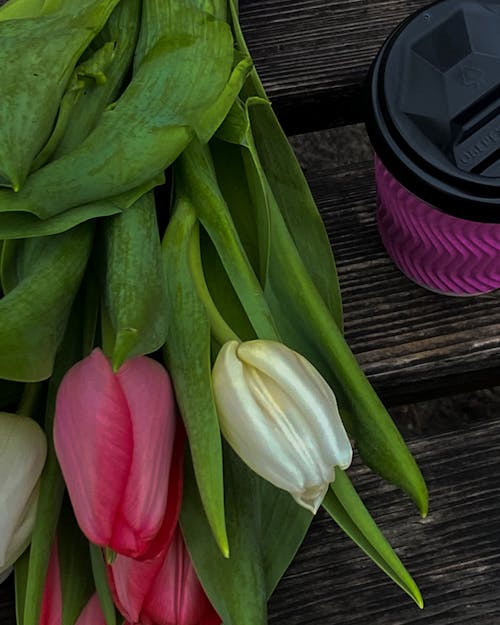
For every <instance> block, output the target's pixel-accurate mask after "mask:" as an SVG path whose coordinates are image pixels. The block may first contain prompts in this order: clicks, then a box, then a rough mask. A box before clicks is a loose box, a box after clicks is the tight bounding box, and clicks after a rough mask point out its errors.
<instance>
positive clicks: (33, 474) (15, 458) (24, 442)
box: [0, 412, 47, 574]
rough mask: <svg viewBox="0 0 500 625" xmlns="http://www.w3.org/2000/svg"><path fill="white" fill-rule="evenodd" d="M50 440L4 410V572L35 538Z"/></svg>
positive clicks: (0, 516)
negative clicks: (36, 515)
mask: <svg viewBox="0 0 500 625" xmlns="http://www.w3.org/2000/svg"><path fill="white" fill-rule="evenodd" d="M46 455H47V441H46V438H45V434H44V433H43V431H42V429H41V428H40V426H39V425H38V424H37V423H36V422H35V421H33V419H29V418H28V417H22V416H19V415H16V414H9V413H6V412H0V476H1V482H0V501H1V502H2V504H1V506H0V574H2V573H3V572H4V571H7V570H8V569H9V567H10V566H11V565H12V564H13V563H14V562H15V561H16V560H17V558H19V556H20V555H21V554H22V553H23V551H24V550H25V549H26V547H27V546H28V544H29V542H30V540H31V532H32V530H33V524H34V522H35V514H36V506H37V502H38V490H39V480H40V474H41V473H42V469H43V465H44V464H45V458H46Z"/></svg>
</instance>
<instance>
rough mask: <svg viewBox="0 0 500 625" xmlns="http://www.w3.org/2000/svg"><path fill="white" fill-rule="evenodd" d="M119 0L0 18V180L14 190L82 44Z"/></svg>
mask: <svg viewBox="0 0 500 625" xmlns="http://www.w3.org/2000/svg"><path fill="white" fill-rule="evenodd" d="M117 3H118V0H106V1H102V0H81V1H80V2H78V3H77V2H75V1H72V2H67V3H61V5H60V7H58V10H56V11H53V12H46V11H44V10H43V9H42V11H41V14H40V15H39V16H37V17H26V18H24V19H4V20H0V40H1V41H2V46H1V48H0V63H1V66H2V68H3V69H2V86H1V89H0V93H1V94H2V96H1V99H2V107H1V108H0V182H1V183H2V184H4V185H9V186H11V187H12V188H13V189H14V190H15V191H18V190H19V189H20V188H21V187H22V185H23V183H24V181H25V179H26V176H27V174H28V171H29V170H30V168H31V164H32V162H33V159H34V158H35V157H36V155H37V154H38V152H39V151H40V149H41V148H42V147H43V145H44V144H45V142H46V141H47V138H48V136H49V135H50V132H51V130H52V127H53V124H54V120H55V118H56V115H57V110H58V107H59V102H60V100H61V97H62V96H63V93H64V90H65V88H66V85H67V83H68V81H69V79H70V77H71V74H72V72H73V69H74V67H75V65H76V63H77V61H78V59H79V57H80V55H81V54H82V52H83V51H84V50H85V48H86V47H87V46H88V44H89V43H90V41H91V40H92V39H93V37H94V36H95V35H96V34H97V33H98V32H99V31H100V30H101V29H102V27H103V26H104V24H105V22H106V20H107V19H108V17H109V16H110V14H111V12H112V10H113V9H114V7H115V5H116V4H117Z"/></svg>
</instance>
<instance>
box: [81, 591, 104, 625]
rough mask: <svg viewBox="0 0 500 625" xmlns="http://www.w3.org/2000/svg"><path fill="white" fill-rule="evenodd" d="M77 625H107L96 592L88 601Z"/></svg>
mask: <svg viewBox="0 0 500 625" xmlns="http://www.w3.org/2000/svg"><path fill="white" fill-rule="evenodd" d="M75 625H106V620H105V618H104V614H103V613H102V609H101V604H100V603H99V597H98V596H97V593H96V592H95V593H94V594H93V595H92V597H90V599H89V600H88V601H87V605H86V606H85V607H84V608H83V610H82V612H81V614H80V616H79V617H78V619H77V621H76V623H75Z"/></svg>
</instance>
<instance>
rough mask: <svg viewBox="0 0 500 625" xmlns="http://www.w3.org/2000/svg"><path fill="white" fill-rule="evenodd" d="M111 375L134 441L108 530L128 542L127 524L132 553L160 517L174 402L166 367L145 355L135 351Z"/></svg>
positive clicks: (139, 548) (148, 539)
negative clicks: (117, 509) (117, 506)
mask: <svg viewBox="0 0 500 625" xmlns="http://www.w3.org/2000/svg"><path fill="white" fill-rule="evenodd" d="M116 379H117V381H118V383H119V384H120V386H121V389H122V391H123V394H124V395H125V397H126V401H127V404H128V407H129V411H130V417H131V422H132V427H133V441H134V446H133V457H132V464H131V467H130V473H129V475H128V481H127V485H126V489H125V492H124V496H123V499H122V502H121V506H120V512H119V514H118V515H117V517H116V522H115V526H114V528H113V535H114V537H115V540H117V541H118V542H120V541H122V542H128V541H129V539H130V536H129V535H130V528H133V535H134V537H135V541H136V544H135V547H134V549H130V550H129V551H128V554H127V555H130V556H132V557H138V556H141V554H142V553H144V551H145V550H146V549H147V548H148V546H149V544H150V543H151V541H152V540H153V539H154V538H155V536H156V534H157V533H158V531H159V530H160V528H161V525H162V522H163V520H164V518H165V510H166V505H167V495H168V488H167V487H168V483H169V473H170V464H171V459H172V451H173V445H174V437H175V424H176V414H175V402H174V396H173V390H172V385H171V383H170V378H169V376H168V374H167V372H166V371H165V369H164V368H163V367H162V366H161V365H160V364H159V363H157V362H156V361H154V360H152V359H151V358H146V357H144V356H140V357H138V358H133V359H131V360H129V361H127V362H126V363H125V364H124V365H123V366H122V367H121V368H120V369H119V371H118V373H117V374H116ZM122 534H123V537H122ZM111 546H112V547H113V545H111Z"/></svg>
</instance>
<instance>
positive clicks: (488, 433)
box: [269, 421, 500, 625]
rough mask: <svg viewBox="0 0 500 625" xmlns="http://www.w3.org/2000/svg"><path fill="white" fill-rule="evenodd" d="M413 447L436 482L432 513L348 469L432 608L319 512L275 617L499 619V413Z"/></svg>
mask: <svg viewBox="0 0 500 625" xmlns="http://www.w3.org/2000/svg"><path fill="white" fill-rule="evenodd" d="M410 447H411V450H412V451H413V453H414V454H415V456H416V458H417V460H418V462H419V464H420V466H421V467H422V470H423V473H424V475H425V477H426V479H427V483H428V486H429V493H430V502H431V508H430V514H429V516H428V517H427V518H426V519H425V520H422V519H420V518H419V517H418V515H417V513H416V511H415V509H414V508H413V507H412V505H411V504H410V503H409V502H408V501H407V500H406V499H405V498H404V497H403V495H401V493H400V492H399V491H397V490H396V489H394V488H392V487H390V486H388V485H386V484H384V483H382V482H381V481H380V480H379V479H378V478H377V477H376V476H374V475H373V474H372V473H370V472H369V471H368V470H367V469H366V468H364V467H360V466H356V467H355V468H354V469H351V471H350V472H351V474H352V475H353V476H354V481H355V483H356V486H357V487H358V490H359V492H360V494H361V496H362V497H363V499H364V501H365V503H366V505H367V507H368V509H369V510H370V512H371V513H372V515H373V516H374V518H375V519H376V520H377V522H378V523H379V524H380V526H381V527H383V529H384V533H385V534H386V536H387V538H388V539H389V540H390V542H391V544H392V545H393V547H394V548H395V549H396V551H397V552H398V555H399V556H400V557H401V559H402V560H403V562H404V563H405V565H406V566H407V568H408V569H409V570H410V572H411V573H412V575H413V576H414V578H415V580H416V581H417V583H418V584H419V586H420V589H421V591H422V593H423V596H424V601H425V603H426V607H425V609H424V610H423V611H420V610H419V609H418V608H417V607H416V606H415V605H413V604H412V602H411V600H409V599H408V598H407V597H406V596H405V595H404V594H403V593H402V591H401V590H399V589H398V588H397V587H396V586H395V585H394V584H392V582H390V581H389V580H388V579H387V578H385V576H384V575H383V574H382V573H381V572H380V571H379V570H378V569H377V568H376V567H375V566H374V565H373V564H372V563H371V561H370V560H368V558H366V557H365V556H364V555H363V554H362V553H361V552H359V551H358V550H357V549H356V548H355V547H354V546H353V545H352V543H350V541H349V540H348V539H347V538H346V537H345V536H343V535H342V534H341V532H340V530H339V529H338V528H337V527H336V526H335V525H334V523H333V522H332V521H330V520H329V519H328V518H327V517H326V516H325V515H319V516H318V518H317V519H316V520H315V522H314V523H313V525H312V527H311V530H310V532H309V534H308V536H307V538H306V540H305V542H304V544H303V546H302V548H301V549H300V550H299V553H298V555H297V557H296V558H295V560H294V562H293V563H292V566H291V567H290V569H289V570H288V572H287V574H286V575H285V577H284V578H283V580H282V581H281V583H280V585H279V586H278V589H277V591H276V592H275V594H274V596H273V598H272V600H271V606H270V615H271V618H270V621H269V622H270V625H320V624H321V625H323V624H325V625H340V624H341V625H367V624H369V625H424V624H426V625H500V591H499V587H500V586H499V585H500V421H496V422H493V423H490V424H488V425H483V426H481V427H478V428H475V429H471V430H470V431H468V432H467V433H466V435H464V432H456V433H448V434H446V435H442V436H436V437H432V438H428V439H422V440H415V441H413V442H412V443H410Z"/></svg>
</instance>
